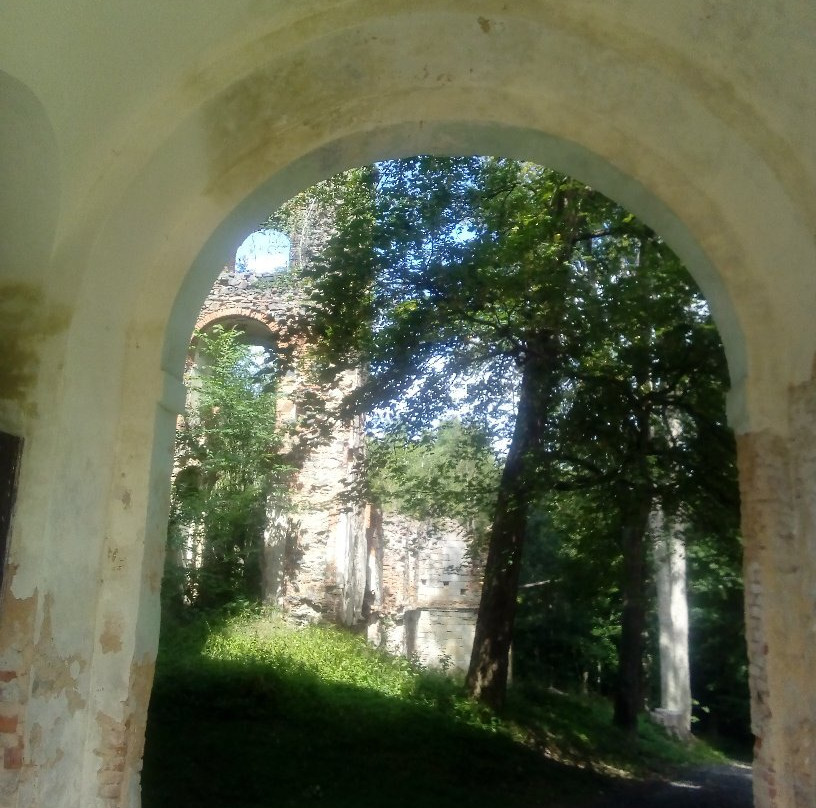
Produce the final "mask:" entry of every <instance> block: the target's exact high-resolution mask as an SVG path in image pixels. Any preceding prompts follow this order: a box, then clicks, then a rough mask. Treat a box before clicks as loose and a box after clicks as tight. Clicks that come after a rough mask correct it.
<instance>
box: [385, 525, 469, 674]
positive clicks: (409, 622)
mask: <svg viewBox="0 0 816 808" xmlns="http://www.w3.org/2000/svg"><path fill="white" fill-rule="evenodd" d="M380 534H381V542H382V548H383V549H382V558H383V561H382V593H381V597H380V599H379V600H378V601H377V602H376V606H377V608H378V611H377V612H376V614H374V615H372V620H371V622H370V625H369V639H370V640H371V641H372V642H374V643H375V644H378V645H381V646H383V647H385V648H387V649H388V650H389V651H391V652H392V653H395V654H399V655H404V656H408V657H412V658H414V659H416V660H417V661H418V662H420V663H421V664H423V665H428V666H434V667H439V666H441V667H451V666H452V667H455V668H458V669H460V670H467V667H468V664H469V662H470V651H471V648H472V646H473V634H474V629H475V625H476V614H477V612H478V608H479V598H480V595H481V579H482V569H481V565H480V564H479V563H478V562H475V561H474V560H473V559H471V558H470V557H469V555H468V546H469V536H468V533H467V531H466V530H465V529H464V528H463V527H462V526H461V525H460V524H458V523H457V522H455V521H453V520H450V519H445V520H436V521H431V520H423V521H420V520H417V519H412V518H411V517H408V516H404V515H401V514H395V513H386V514H383V515H382V518H381V525H380Z"/></svg>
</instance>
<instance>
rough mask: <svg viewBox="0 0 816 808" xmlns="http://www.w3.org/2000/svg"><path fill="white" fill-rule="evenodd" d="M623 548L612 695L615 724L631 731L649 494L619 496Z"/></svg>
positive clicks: (639, 694) (637, 700)
mask: <svg viewBox="0 0 816 808" xmlns="http://www.w3.org/2000/svg"><path fill="white" fill-rule="evenodd" d="M621 498H622V503H621V504H622V517H623V521H622V525H621V539H622V550H623V580H622V582H621V593H622V595H623V615H622V618H621V638H620V645H619V648H618V685H617V692H616V694H615V714H614V718H613V721H614V723H615V725H616V726H619V727H621V728H622V729H625V730H626V731H627V732H628V733H630V734H634V733H635V731H636V730H637V719H638V714H639V713H640V711H641V709H642V706H643V673H642V668H643V633H644V631H645V628H646V592H645V577H646V531H647V526H648V521H649V512H650V510H651V495H649V494H643V495H642V496H638V492H637V490H634V491H633V490H630V491H627V492H626V493H623V494H622V495H621Z"/></svg>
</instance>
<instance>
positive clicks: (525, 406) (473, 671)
mask: <svg viewBox="0 0 816 808" xmlns="http://www.w3.org/2000/svg"><path fill="white" fill-rule="evenodd" d="M539 348H540V350H539V351H537V352H535V353H534V354H531V355H530V356H529V358H528V359H527V361H526V362H525V365H524V370H523V374H522V381H521V389H520V392H519V405H518V414H517V415H516V424H515V427H514V430H513V437H512V440H511V442H510V449H509V451H508V454H507V460H506V462H505V464H504V469H503V471H502V476H501V480H500V482H499V493H498V498H497V502H496V510H495V513H494V517H493V525H492V528H491V533H490V544H489V547H488V554H487V561H486V563H485V574H484V583H483V585H482V595H481V600H480V602H479V613H478V617H477V619H476V630H475V637H474V640H473V651H472V653H471V657H470V667H469V669H468V674H467V682H466V684H467V689H468V692H469V693H470V695H471V696H473V697H474V698H476V699H478V700H479V701H481V702H483V703H484V704H487V705H488V706H490V707H492V708H493V709H495V710H499V709H501V708H502V706H503V705H504V700H505V696H506V692H507V678H508V670H509V657H510V645H511V643H512V639H513V623H514V621H515V617H516V605H517V597H518V582H519V572H520V568H521V556H522V549H523V545H524V535H525V532H526V529H527V515H528V511H529V505H530V498H531V494H532V490H533V487H534V480H533V477H534V465H535V461H536V459H537V455H538V450H539V448H540V445H541V439H542V435H543V429H544V419H545V418H546V409H547V408H546V405H545V402H546V401H547V400H548V399H549V398H550V397H551V396H552V374H551V370H552V366H553V362H554V358H555V352H554V344H553V341H552V340H551V339H550V338H549V337H547V338H543V339H542V341H541V345H540V346H539Z"/></svg>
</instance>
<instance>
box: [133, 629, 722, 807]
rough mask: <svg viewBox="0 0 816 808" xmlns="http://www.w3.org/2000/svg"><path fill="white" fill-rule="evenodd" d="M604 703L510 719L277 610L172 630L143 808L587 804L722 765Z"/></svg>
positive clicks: (159, 684) (524, 712)
mask: <svg viewBox="0 0 816 808" xmlns="http://www.w3.org/2000/svg"><path fill="white" fill-rule="evenodd" d="M610 717H611V711H610V709H609V708H608V705H607V704H606V703H605V702H603V701H600V700H586V699H580V698H576V697H572V696H566V695H560V694H554V693H550V692H546V691H542V692H540V693H531V692H527V693H520V692H514V694H513V696H512V698H511V699H510V703H509V705H508V709H507V712H506V714H505V716H503V717H502V718H501V719H499V718H498V717H496V716H494V715H492V714H491V713H489V712H487V711H485V710H483V709H482V708H480V707H479V706H477V705H475V704H473V703H472V702H470V701H469V700H467V699H466V698H464V697H463V696H462V694H461V682H459V681H457V680H455V679H454V678H451V677H446V676H444V675H442V674H440V673H435V672H431V671H427V670H419V669H416V668H414V667H412V666H411V665H410V664H409V663H408V662H407V661H406V660H400V659H393V658H391V657H388V656H386V655H384V654H381V653H379V652H377V651H375V650H373V649H371V648H370V647H368V646H367V645H366V644H365V643H364V641H363V640H362V639H361V638H359V637H354V636H351V635H349V634H347V633H344V632H342V631H338V630H337V629H333V628H327V627H312V628H308V629H301V630H294V629H292V628H289V627H287V626H286V625H285V624H284V623H283V621H282V620H281V619H280V618H279V617H277V616H276V615H274V614H271V613H266V614H258V615H241V616H239V617H234V618H231V619H219V620H214V621H210V622H209V623H208V622H206V621H204V620H197V621H195V622H191V623H189V624H187V625H173V626H166V627H165V628H164V630H163V634H162V645H161V650H160V654H159V664H158V668H157V675H156V683H155V686H154V690H153V696H152V701H151V706H150V714H149V720H148V729H147V742H146V747H145V764H144V772H143V805H144V806H145V808H163V806H174V808H187V806H189V807H190V808H192V806H195V808H227V807H229V808H261V807H262V806H263V808H267V807H268V806H269V807H271V806H293V807H294V806H298V808H309V806H332V807H334V806H337V807H338V808H345V807H346V806H348V808H351V806H354V808H361V806H362V807H364V808H367V806H380V805H387V806H390V807H391V808H409V806H410V808H417V806H423V808H437V806H438V807H439V808H441V806H446V807H447V806H450V805H451V804H452V802H453V801H456V802H458V803H460V804H462V805H466V806H482V805H484V806H489V805H490V806H492V805H501V806H502V808H516V807H518V808H521V807H522V806H525V808H527V807H531V806H569V805H576V806H578V805H585V804H587V803H591V802H592V800H593V798H594V797H596V796H597V795H598V794H599V793H601V792H602V791H604V790H605V789H606V788H607V787H608V784H609V782H610V779H612V778H615V777H620V776H634V777H643V776H647V775H649V774H654V773H664V772H670V771H671V770H673V769H675V768H677V767H679V766H683V765H689V764H694V763H700V762H710V761H712V760H717V759H719V758H718V756H717V754H716V753H715V752H713V751H712V750H711V749H709V748H708V747H707V746H705V745H704V744H702V743H696V744H693V745H692V746H690V747H688V746H684V745H682V744H678V743H677V742H675V741H672V740H670V739H669V738H667V737H666V735H665V734H664V733H663V732H662V731H661V730H659V729H658V728H657V727H653V726H651V725H650V724H648V723H644V725H643V727H642V728H641V732H640V735H639V737H638V738H637V739H636V740H634V741H628V740H627V739H626V738H625V737H624V736H622V735H621V734H619V733H618V732H617V731H615V730H614V728H613V727H612V726H611V724H610Z"/></svg>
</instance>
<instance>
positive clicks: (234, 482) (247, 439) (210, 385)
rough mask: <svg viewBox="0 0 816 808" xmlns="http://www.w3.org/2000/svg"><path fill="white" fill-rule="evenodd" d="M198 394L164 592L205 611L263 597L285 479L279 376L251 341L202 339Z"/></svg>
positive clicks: (180, 433) (185, 438)
mask: <svg viewBox="0 0 816 808" xmlns="http://www.w3.org/2000/svg"><path fill="white" fill-rule="evenodd" d="M194 344H195V348H196V362H195V365H194V367H193V369H192V371H191V373H189V374H188V384H189V386H190V388H191V395H190V398H189V401H188V408H187V410H186V412H185V414H184V416H183V417H182V418H181V419H180V424H179V428H178V430H177V435H176V463H177V466H178V468H179V470H178V472H177V474H176V476H175V478H174V482H173V492H172V493H173V496H172V509H171V519H170V552H169V553H168V563H169V566H170V568H169V569H168V571H167V577H166V584H165V593H166V597H170V598H175V600H176V602H177V603H178V602H184V603H188V604H193V605H195V606H198V607H202V608H212V607H217V606H222V605H224V604H226V603H228V602H230V601H232V600H239V599H242V598H244V599H253V600H254V599H259V597H260V594H261V592H260V589H261V563H262V550H263V530H264V526H265V522H266V507H267V500H268V498H269V497H270V496H272V495H276V496H279V497H280V496H282V495H283V494H282V490H283V488H282V485H281V483H282V477H283V474H284V472H285V469H284V467H283V466H282V465H281V463H280V461H279V459H278V456H277V454H276V451H275V449H276V447H277V445H278V443H279V438H278V436H277V434H276V415H275V397H274V392H273V388H274V382H273V374H272V372H271V369H270V367H269V363H268V357H267V358H266V359H267V361H266V363H264V362H260V363H259V361H258V359H257V357H256V355H253V352H252V350H251V348H250V346H249V345H247V344H245V343H244V342H243V337H242V334H241V333H240V332H239V331H237V330H233V329H224V328H222V327H220V326H215V327H214V328H213V329H212V331H211V332H209V333H207V332H205V333H200V334H198V335H196V337H195V341H194Z"/></svg>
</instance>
